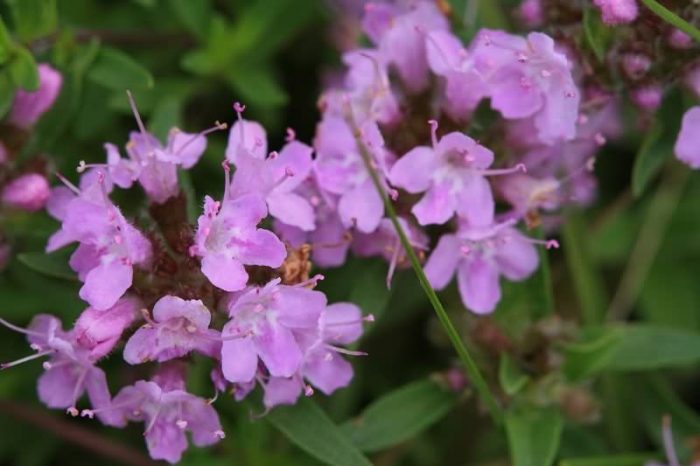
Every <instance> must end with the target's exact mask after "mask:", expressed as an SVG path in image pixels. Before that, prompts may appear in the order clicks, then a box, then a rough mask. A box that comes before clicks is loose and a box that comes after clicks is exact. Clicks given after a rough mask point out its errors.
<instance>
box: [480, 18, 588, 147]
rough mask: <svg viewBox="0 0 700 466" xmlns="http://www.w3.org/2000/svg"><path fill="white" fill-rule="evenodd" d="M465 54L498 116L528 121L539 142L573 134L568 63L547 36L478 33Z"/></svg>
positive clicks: (574, 98)
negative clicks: (498, 113) (531, 119)
mask: <svg viewBox="0 0 700 466" xmlns="http://www.w3.org/2000/svg"><path fill="white" fill-rule="evenodd" d="M470 53H471V54H472V55H473V60H474V63H475V67H476V69H477V70H478V71H479V73H480V74H481V76H482V77H483V79H484V81H485V83H486V84H487V86H488V90H489V91H488V92H489V96H490V97H491V106H492V107H493V108H494V109H496V110H498V111H499V112H500V113H501V114H502V115H503V117H504V118H506V119H521V118H529V117H532V118H534V121H535V128H536V129H537V133H538V135H539V138H540V140H541V141H542V142H543V143H545V144H552V143H554V142H556V141H557V140H561V139H564V140H567V139H572V138H573V137H574V136H575V134H576V118H577V117H578V111H579V100H580V96H579V92H578V90H577V88H576V84H575V83H574V80H573V77H572V75H571V69H570V64H569V60H568V59H567V57H566V55H564V54H563V53H561V52H559V51H557V50H556V49H555V44H554V41H553V40H552V38H550V37H549V36H547V35H545V34H542V33H539V32H531V33H530V34H528V36H527V38H522V37H518V36H514V35H510V34H508V33H505V32H502V31H495V30H489V29H482V30H481V31H480V32H479V34H478V35H477V37H476V38H475V39H474V41H473V43H472V47H471V49H470Z"/></svg>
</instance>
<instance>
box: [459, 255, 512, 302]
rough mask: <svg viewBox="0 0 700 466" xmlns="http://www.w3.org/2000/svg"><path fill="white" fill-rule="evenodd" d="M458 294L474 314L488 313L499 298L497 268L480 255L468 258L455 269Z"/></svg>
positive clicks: (499, 289) (499, 288)
mask: <svg viewBox="0 0 700 466" xmlns="http://www.w3.org/2000/svg"><path fill="white" fill-rule="evenodd" d="M457 283H458V285H459V294H460V295H461V296H462V302H464V305H465V306H466V307H467V308H468V309H470V310H471V311H473V312H475V313H476V314H488V313H490V312H493V310H494V309H496V305H497V304H498V301H500V299H501V287H500V285H499V283H498V270H496V267H495V266H494V265H493V264H491V263H489V262H488V261H487V260H485V259H484V258H482V257H475V258H470V259H469V260H466V261H464V263H463V264H461V265H460V266H459V269H458V271H457Z"/></svg>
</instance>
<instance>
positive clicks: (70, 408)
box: [0, 314, 115, 425]
mask: <svg viewBox="0 0 700 466" xmlns="http://www.w3.org/2000/svg"><path fill="white" fill-rule="evenodd" d="M0 324H3V325H5V326H6V327H8V328H10V329H12V330H15V331H17V332H20V333H23V334H25V335H27V340H28V341H29V343H30V346H31V348H32V349H33V350H35V351H36V354H34V355H31V356H27V357H25V358H22V359H19V360H17V361H14V362H10V363H5V364H2V365H0V369H7V368H9V367H12V366H15V365H18V364H21V363H23V362H26V361H30V360H33V359H37V358H41V357H44V356H49V360H48V361H45V362H44V363H43V367H44V373H43V374H41V376H40V377H39V380H38V384H37V389H38V392H39V399H40V400H41V401H42V402H43V403H44V404H45V405H46V406H48V407H49V408H57V409H66V410H67V412H68V413H69V414H71V415H72V416H77V415H78V409H77V408H76V404H77V402H78V400H79V399H80V398H81V397H82V396H83V393H85V392H87V394H88V398H89V399H90V403H91V405H92V407H93V409H95V412H96V413H98V417H99V418H100V420H101V421H102V422H103V423H105V424H109V425H114V424H115V418H114V417H113V416H112V414H113V413H110V412H109V411H103V410H104V409H105V408H108V407H109V405H110V394H109V388H108V387H107V379H106V377H105V373H104V372H103V371H102V369H99V368H97V367H95V362H96V361H97V359H99V358H100V357H102V356H103V351H102V349H101V348H99V346H98V347H95V348H92V349H90V348H86V347H83V346H82V345H81V344H80V342H79V341H77V340H76V335H75V333H74V332H72V331H71V332H64V331H63V329H62V328H61V322H60V321H59V320H58V319H57V318H56V317H54V316H51V315H48V314H39V315H37V316H35V317H34V319H32V322H31V323H30V324H29V327H28V328H27V329H23V328H20V327H16V326H14V325H12V324H10V323H8V322H6V321H4V320H2V319H0ZM98 411H99V412H98Z"/></svg>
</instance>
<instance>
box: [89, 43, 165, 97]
mask: <svg viewBox="0 0 700 466" xmlns="http://www.w3.org/2000/svg"><path fill="white" fill-rule="evenodd" d="M87 76H88V78H90V79H91V80H92V81H94V82H96V83H99V84H101V85H102V86H105V87H107V88H109V89H113V90H116V91H122V92H123V91H126V90H128V89H146V88H151V87H153V76H152V75H151V73H150V71H148V70H147V69H146V68H144V67H143V66H142V65H141V64H140V63H139V62H137V61H136V60H134V59H133V58H131V57H130V56H129V55H127V54H125V53H124V52H122V51H120V50H117V49H114V48H111V47H105V46H103V47H102V48H101V49H100V51H99V53H98V54H97V57H96V58H95V61H94V63H93V64H92V67H91V68H90V70H89V71H88V74H87Z"/></svg>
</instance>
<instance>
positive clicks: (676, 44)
mask: <svg viewBox="0 0 700 466" xmlns="http://www.w3.org/2000/svg"><path fill="white" fill-rule="evenodd" d="M630 1H634V0H630ZM668 45H670V46H671V47H673V48H674V49H678V50H687V49H689V48H692V47H693V38H692V37H690V36H689V35H688V34H686V33H685V32H683V31H681V30H680V29H677V28H673V29H671V32H669V34H668Z"/></svg>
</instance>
